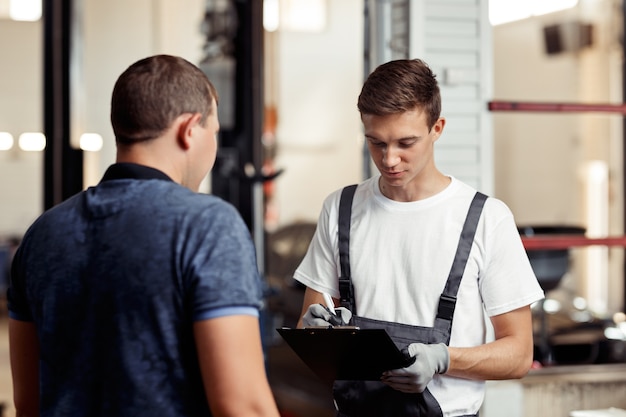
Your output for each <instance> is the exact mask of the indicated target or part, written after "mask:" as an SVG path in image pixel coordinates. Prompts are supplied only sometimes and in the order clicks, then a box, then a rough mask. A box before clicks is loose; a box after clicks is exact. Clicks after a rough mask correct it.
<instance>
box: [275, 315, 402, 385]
mask: <svg viewBox="0 0 626 417" xmlns="http://www.w3.org/2000/svg"><path fill="white" fill-rule="evenodd" d="M276 330H277V331H278V333H279V334H280V335H281V336H282V337H283V339H284V340H285V342H287V344H288V345H289V346H290V347H291V349H293V351H294V352H295V353H296V354H297V355H298V356H299V357H300V359H302V361H303V362H304V363H305V364H306V365H307V366H308V367H309V368H311V370H312V371H313V372H314V373H315V374H316V375H317V376H318V377H319V378H320V379H322V380H323V381H326V382H333V381H335V380H363V381H378V380H380V377H381V375H382V373H383V372H384V371H388V370H390V369H398V368H404V367H406V366H408V365H410V364H411V363H412V361H413V358H409V357H407V356H406V355H405V354H404V353H402V351H400V349H398V347H397V346H396V344H395V343H394V342H393V340H392V339H391V337H390V336H389V334H388V333H387V331H386V330H385V329H359V328H356V327H348V326H346V327H328V328H322V327H320V328H304V329H290V328H280V329H276Z"/></svg>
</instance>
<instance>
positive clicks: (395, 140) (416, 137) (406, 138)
mask: <svg viewBox="0 0 626 417" xmlns="http://www.w3.org/2000/svg"><path fill="white" fill-rule="evenodd" d="M364 136H365V137H366V138H367V139H372V140H380V139H378V138H377V137H375V136H372V135H368V134H367V133H366V134H364ZM420 137H421V136H417V135H412V136H405V137H403V138H398V139H392V141H394V142H401V141H403V140H415V139H419V138H420Z"/></svg>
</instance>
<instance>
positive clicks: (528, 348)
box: [294, 59, 543, 417]
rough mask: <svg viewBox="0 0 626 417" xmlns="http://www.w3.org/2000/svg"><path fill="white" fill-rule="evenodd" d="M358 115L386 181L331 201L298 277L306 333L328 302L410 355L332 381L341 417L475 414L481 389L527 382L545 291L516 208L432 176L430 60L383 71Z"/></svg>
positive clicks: (371, 82) (435, 101) (435, 106)
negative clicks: (383, 332) (383, 368)
mask: <svg viewBox="0 0 626 417" xmlns="http://www.w3.org/2000/svg"><path fill="white" fill-rule="evenodd" d="M358 109H359V112H360V114H361V120H362V123H363V127H364V133H365V139H366V141H367V144H368V148H369V152H370V155H371V157H372V161H373V162H374V164H375V165H376V167H377V168H378V170H379V171H380V173H379V174H377V175H375V176H373V177H372V178H370V179H367V180H365V181H364V182H362V183H360V184H358V187H356V188H354V187H346V189H345V194H343V196H342V190H338V191H336V192H334V193H332V194H331V195H330V196H329V197H327V199H326V200H325V202H324V206H323V209H322V212H321V214H320V217H319V220H318V224H317V230H316V232H315V235H314V237H313V239H312V241H311V244H310V246H309V249H308V251H307V254H306V256H305V257H304V259H303V260H302V263H301V264H300V266H299V267H298V268H297V270H296V272H295V275H294V277H295V279H296V280H298V281H300V282H301V283H303V284H304V285H305V286H306V287H307V288H306V292H305V296H304V301H303V308H302V318H301V320H300V322H299V323H298V326H299V327H310V326H328V325H330V323H331V322H332V319H331V316H332V314H331V312H330V310H328V309H326V308H324V305H323V304H324V294H329V295H331V296H332V297H333V299H334V300H333V301H334V303H335V304H336V305H340V307H338V308H337V309H336V313H337V315H338V316H339V317H341V318H342V319H343V323H349V324H351V325H355V326H358V327H360V328H375V327H384V328H386V329H387V331H388V333H389V334H390V335H391V336H392V338H393V339H394V341H395V342H396V344H397V345H399V347H401V348H404V349H405V350H406V352H407V354H408V355H409V356H411V357H412V358H414V362H413V364H411V365H409V366H407V367H406V368H402V369H395V370H389V371H387V372H384V373H383V375H382V377H381V380H380V382H379V381H335V383H334V385H333V396H334V399H335V404H336V405H337V408H338V414H337V415H338V416H351V417H370V416H372V417H373V416H376V417H386V416H403V417H408V416H410V417H413V416H429V417H430V416H437V417H439V416H446V417H448V416H475V415H477V413H478V411H479V409H480V407H481V404H482V401H483V397H484V381H485V380H489V379H494V380H495V379H512V378H521V377H522V376H524V375H525V374H526V373H527V372H528V370H529V368H530V366H531V363H532V358H533V339H532V317H531V311H530V304H532V303H533V302H535V301H537V300H540V299H542V298H543V291H542V290H541V287H540V286H539V284H538V282H537V279H536V277H535V275H534V273H533V271H532V268H531V266H530V262H529V260H528V257H527V255H526V252H525V250H524V247H523V245H522V243H521V239H520V236H519V234H518V232H517V228H516V225H515V221H514V218H513V215H512V213H511V211H510V210H509V209H508V207H507V206H506V205H505V204H504V203H503V202H501V201H499V200H497V199H495V198H486V196H484V195H483V194H481V193H477V192H476V190H474V189H473V188H472V187H470V186H468V185H466V184H464V183H462V182H461V181H459V180H458V179H456V178H454V177H451V176H449V175H445V174H443V173H441V172H440V171H439V170H438V169H437V167H436V166H435V160H434V145H435V142H436V141H437V139H439V137H440V136H441V134H442V132H443V129H444V126H445V119H444V118H443V117H441V116H440V112H441V98H440V92H439V87H438V84H437V80H436V79H435V75H434V74H433V72H432V71H431V69H430V68H429V67H428V65H427V64H426V63H424V62H423V61H421V60H418V59H413V60H397V61H391V62H388V63H386V64H383V65H381V66H379V67H378V68H377V69H376V70H375V71H374V72H373V73H372V74H370V76H369V77H368V78H367V80H366V81H365V83H364V85H363V88H362V91H361V94H360V95H359V99H358ZM350 191H351V192H353V193H354V194H353V196H352V197H350V193H349V192H350ZM351 198H352V199H351ZM340 200H343V204H341V208H340ZM350 210H351V213H350ZM340 212H341V213H342V214H341V215H340V214H339V213H340ZM346 235H347V236H349V239H346V240H344V239H343V236H346ZM338 236H340V237H338ZM346 247H348V248H349V249H347V250H346V249H345V248H346ZM340 251H341V255H340ZM485 314H486V316H485ZM485 317H489V319H490V321H491V324H492V326H493V331H494V336H495V337H494V340H490V341H488V340H487V334H488V328H487V326H486V320H485Z"/></svg>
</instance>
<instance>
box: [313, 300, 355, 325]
mask: <svg viewBox="0 0 626 417" xmlns="http://www.w3.org/2000/svg"><path fill="white" fill-rule="evenodd" d="M351 318H352V312H351V311H350V310H348V309H347V308H344V307H337V308H335V314H333V313H331V312H330V310H328V307H326V306H324V305H322V304H311V305H310V306H309V308H308V309H307V311H306V313H304V316H302V324H303V326H304V327H320V326H321V327H328V326H345V325H347V324H348V322H350V319H351Z"/></svg>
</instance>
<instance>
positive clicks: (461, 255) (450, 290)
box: [435, 192, 487, 344]
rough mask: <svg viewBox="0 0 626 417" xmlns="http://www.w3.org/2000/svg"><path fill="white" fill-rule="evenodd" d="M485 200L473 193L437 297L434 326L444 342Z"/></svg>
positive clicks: (450, 328) (450, 326)
mask: <svg viewBox="0 0 626 417" xmlns="http://www.w3.org/2000/svg"><path fill="white" fill-rule="evenodd" d="M486 200H487V196H486V195H484V194H482V193H480V192H476V194H475V195H474V199H473V200H472V203H471V204H470V208H469V210H468V212H467V217H466V218H465V223H464V224H463V230H462V231H461V237H460V238H459V244H458V246H457V249H456V255H455V256H454V261H453V262H452V268H450V274H449V275H448V281H447V282H446V287H445V288H444V290H443V293H442V294H441V298H440V299H439V307H438V308H437V317H436V318H435V328H436V329H438V330H440V331H442V332H445V333H446V334H447V335H448V341H447V343H446V344H448V343H450V333H451V331H452V318H453V317H454V309H455V308H456V296H457V293H458V292H459V286H460V285H461V278H463V272H465V265H466V264H467V259H468V258H469V253H470V250H471V249H472V244H473V242H474V236H475V234H476V228H477V226H478V220H479V219H480V214H481V213H482V210H483V206H484V205H485V201H486Z"/></svg>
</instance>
